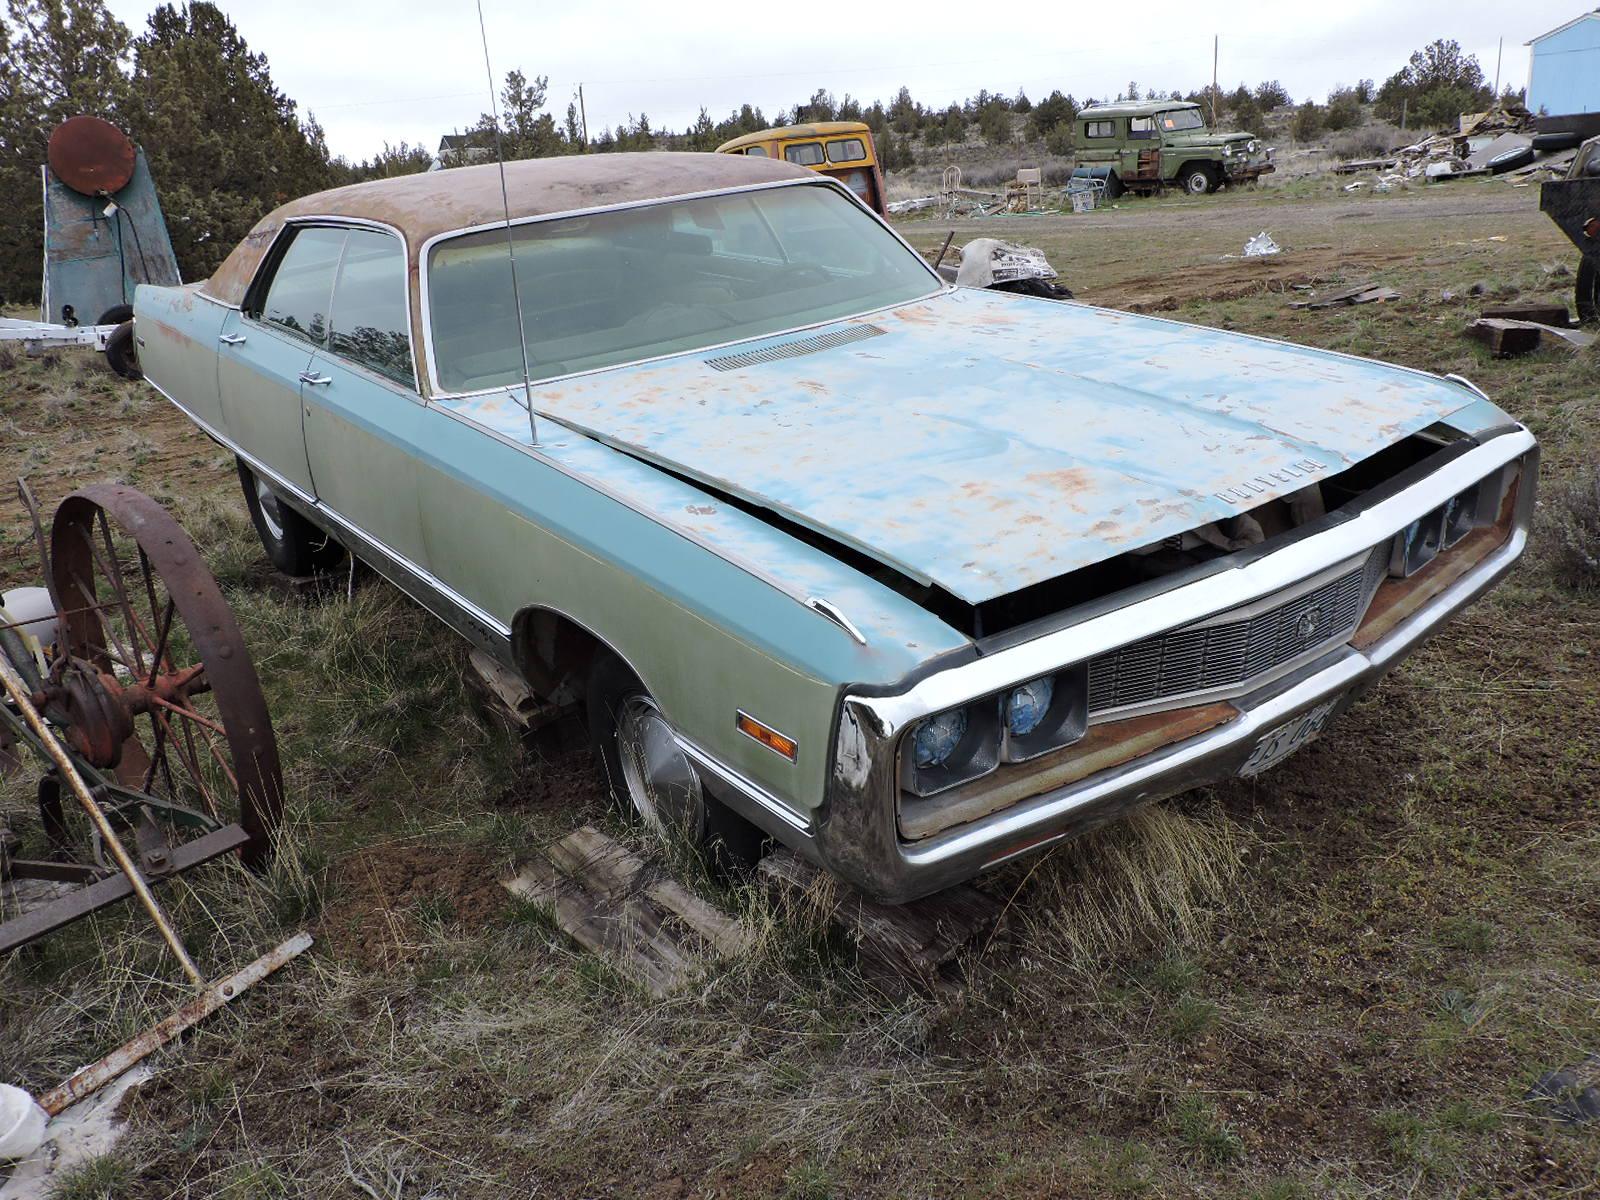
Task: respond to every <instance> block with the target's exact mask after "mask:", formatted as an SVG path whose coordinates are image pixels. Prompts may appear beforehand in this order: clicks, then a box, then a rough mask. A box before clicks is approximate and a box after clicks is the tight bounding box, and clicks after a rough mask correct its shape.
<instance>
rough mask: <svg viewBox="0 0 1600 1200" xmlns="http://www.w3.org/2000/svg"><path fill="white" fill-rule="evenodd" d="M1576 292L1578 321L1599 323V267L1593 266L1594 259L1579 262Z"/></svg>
mask: <svg viewBox="0 0 1600 1200" xmlns="http://www.w3.org/2000/svg"><path fill="white" fill-rule="evenodd" d="M1576 291H1577V301H1578V320H1579V321H1581V322H1583V323H1585V324H1588V323H1590V322H1594V321H1600V267H1597V266H1596V265H1595V262H1594V259H1592V258H1584V259H1580V260H1579V262H1578V286H1577V289H1576Z"/></svg>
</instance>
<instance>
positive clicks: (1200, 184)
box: [1189, 175, 1206, 196]
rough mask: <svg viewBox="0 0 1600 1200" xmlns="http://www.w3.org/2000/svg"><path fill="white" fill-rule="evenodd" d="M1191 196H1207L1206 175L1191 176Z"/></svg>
mask: <svg viewBox="0 0 1600 1200" xmlns="http://www.w3.org/2000/svg"><path fill="white" fill-rule="evenodd" d="M1189 194H1190V195H1191V196H1203V195H1205V194H1206V177H1205V176H1204V175H1191V176H1189Z"/></svg>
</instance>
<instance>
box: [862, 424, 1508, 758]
mask: <svg viewBox="0 0 1600 1200" xmlns="http://www.w3.org/2000/svg"><path fill="white" fill-rule="evenodd" d="M1536 446H1537V443H1536V442H1535V440H1534V438H1533V435H1532V434H1530V433H1529V432H1528V431H1527V429H1526V428H1525V427H1521V426H1519V427H1517V429H1515V430H1513V431H1509V432H1507V433H1504V434H1501V435H1500V436H1498V437H1496V438H1493V439H1491V440H1490V441H1488V442H1486V443H1484V444H1483V445H1481V446H1478V447H1476V448H1475V449H1473V450H1471V451H1468V452H1467V453H1466V454H1463V455H1461V456H1460V457H1459V458H1456V459H1453V460H1451V461H1450V462H1448V463H1446V464H1445V465H1444V466H1442V467H1440V468H1439V470H1437V471H1435V472H1434V473H1433V474H1432V475H1430V476H1428V477H1427V478H1426V479H1424V480H1421V481H1419V482H1418V483H1416V484H1414V485H1413V486H1411V487H1409V488H1407V489H1405V490H1404V491H1402V492H1399V493H1396V494H1395V495H1393V496H1390V497H1388V498H1386V499H1384V500H1381V501H1379V502H1378V503H1377V504H1374V505H1373V506H1372V507H1371V508H1368V509H1366V510H1365V511H1363V512H1361V513H1359V514H1357V515H1356V516H1354V517H1352V518H1351V519H1350V520H1348V521H1345V522H1343V523H1342V524H1339V525H1336V526H1334V527H1333V528H1331V529H1329V530H1327V531H1325V532H1323V533H1320V534H1317V535H1316V536H1314V537H1309V538H1305V539H1303V540H1301V541H1298V542H1294V543H1291V544H1290V545H1287V546H1284V547H1282V548H1281V549H1279V550H1277V551H1275V552H1274V553H1272V554H1268V555H1265V556H1264V557H1262V558H1259V559H1256V560H1255V561H1253V562H1250V563H1247V564H1246V565H1244V566H1241V567H1237V568H1234V569H1232V570H1228V571H1224V572H1221V573H1218V574H1215V575H1208V576H1206V577H1204V578H1202V579H1198V580H1195V581H1194V582H1193V583H1189V584H1185V585H1183V586H1182V587H1178V588H1175V589H1173V590H1172V591H1169V592H1162V593H1158V594H1157V595H1155V596H1152V597H1150V598H1148V599H1145V600H1142V601H1139V602H1137V603H1134V604H1130V605H1127V606H1124V607H1121V608H1115V609H1112V610H1110V611H1109V612H1106V613H1103V614H1101V615H1100V616H1097V617H1092V618H1090V619H1088V620H1086V621H1083V622H1081V623H1079V624H1077V625H1072V626H1068V627H1067V628H1065V629H1058V630H1055V631H1053V632H1050V633H1047V634H1044V635H1042V636H1040V637H1038V638H1035V639H1034V640H1032V641H1029V642H1021V643H1018V644H1017V645H1015V646H1009V647H1007V648H1005V649H1003V650H998V651H996V652H995V653H993V654H991V655H987V656H985V657H982V658H978V659H975V660H973V661H970V662H966V663H961V664H959V665H957V666H953V667H950V668H948V669H946V670H944V671H939V672H936V673H934V674H932V675H929V676H927V677H926V678H924V679H922V680H920V681H918V682H917V683H916V684H915V685H913V686H912V687H911V688H909V689H908V690H906V691H905V692H902V693H899V694H898V695H890V696H857V695H847V697H846V700H847V702H848V703H850V704H852V705H858V706H860V707H861V708H863V709H866V710H868V711H870V712H871V713H873V715H874V717H875V719H876V720H877V722H878V723H879V725H880V727H881V729H883V730H884V731H885V736H888V731H893V730H897V729H901V728H903V727H905V726H907V725H909V724H910V723H911V722H913V721H916V720H918V719H920V718H922V717H925V716H928V715H929V714H931V713H937V712H943V711H944V710H945V709H948V708H954V707H956V706H958V705H961V704H967V703H970V702H972V701H973V700H977V699H981V698H982V697H985V696H988V695H992V694H995V693H998V692H1002V691H1004V690H1006V689H1007V688H1009V687H1014V686H1016V685H1017V684H1019V683H1022V682H1025V681H1026V680H1029V679H1033V678H1036V677H1037V676H1039V675H1042V674H1045V673H1047V672H1049V671H1052V670H1059V669H1060V668H1062V667H1066V666H1070V665H1073V664H1075V663H1078V662H1083V661H1086V660H1087V659H1090V658H1093V657H1094V656H1095V655H1097V654H1102V653H1105V652H1106V651H1108V650H1113V649H1116V648H1117V647H1120V646H1125V645H1128V644H1130V643H1132V642H1137V641H1141V640H1143V639H1144V638H1147V637H1152V636H1154V635H1155V634H1158V633H1162V632H1165V631H1169V630H1174V629H1178V628H1181V627H1183V626H1186V625H1189V624H1192V623H1194V622H1196V621H1200V620H1205V619H1207V618H1209V617H1211V616H1213V615H1214V614H1216V613H1219V612H1223V611H1228V610H1232V609H1235V608H1238V607H1240V606H1241V605H1245V604H1250V603H1253V602H1255V601H1256V600H1259V599H1260V598H1262V597H1264V596H1267V595H1271V594H1274V593H1276V592H1278V591H1280V590H1281V589H1283V588H1285V587H1289V586H1292V585H1294V584H1296V583H1298V582H1300V581H1301V580H1303V579H1305V578H1306V577H1308V576H1310V575H1313V574H1317V573H1319V572H1321V571H1323V570H1325V569H1326V568H1327V566H1328V564H1329V563H1330V562H1344V561H1346V560H1348V559H1350V558H1353V557H1355V556H1356V555H1358V554H1361V553H1364V552H1366V551H1370V550H1371V549H1372V548H1373V547H1374V546H1376V545H1378V544H1379V543H1380V542H1382V541H1384V540H1385V539H1386V538H1390V537H1393V536H1394V534H1395V533H1396V532H1398V531H1399V530H1401V529H1404V528H1405V527H1406V525H1408V524H1410V522H1412V521H1414V520H1416V519H1417V518H1418V517H1420V516H1423V515H1424V514H1426V513H1428V512H1431V511H1432V510H1433V509H1435V508H1437V507H1438V506H1439V505H1440V504H1442V503H1443V502H1444V501H1445V500H1447V499H1448V498H1449V497H1451V496H1453V495H1455V494H1456V493H1458V492H1461V491H1464V490H1465V489H1466V488H1468V487H1470V486H1472V485H1473V484H1474V483H1476V482H1478V481H1479V480H1480V479H1483V478H1484V477H1486V476H1488V475H1490V474H1492V473H1493V472H1494V471H1496V470H1498V469H1499V468H1501V467H1503V466H1505V465H1506V464H1507V463H1510V462H1513V461H1515V460H1517V459H1519V458H1521V457H1522V456H1523V455H1525V454H1527V453H1528V452H1529V451H1531V450H1534V449H1535V448H1536ZM1153 618H1155V619H1154V620H1153ZM1152 624H1154V625H1155V628H1152ZM1258 686H1259V684H1258Z"/></svg>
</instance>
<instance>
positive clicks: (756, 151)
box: [745, 146, 767, 158]
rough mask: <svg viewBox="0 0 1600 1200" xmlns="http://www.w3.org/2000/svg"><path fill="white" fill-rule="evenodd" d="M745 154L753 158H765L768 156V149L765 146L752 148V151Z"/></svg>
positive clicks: (749, 150)
mask: <svg viewBox="0 0 1600 1200" xmlns="http://www.w3.org/2000/svg"><path fill="white" fill-rule="evenodd" d="M745 153H746V154H748V155H749V156H750V157H751V158H765V157H766V156H767V149H766V147H765V146H751V147H750V149H748V150H746V151H745Z"/></svg>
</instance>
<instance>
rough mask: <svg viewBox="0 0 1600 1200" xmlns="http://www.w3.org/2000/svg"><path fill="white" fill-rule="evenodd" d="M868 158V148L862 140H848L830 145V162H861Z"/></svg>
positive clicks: (830, 143)
mask: <svg viewBox="0 0 1600 1200" xmlns="http://www.w3.org/2000/svg"><path fill="white" fill-rule="evenodd" d="M866 156H867V148H866V146H865V145H863V144H862V141H861V139H860V138H847V139H845V140H844V141H842V142H829V143H828V161H829V162H836V163H844V162H860V161H861V160H862V159H863V158H865V157H866Z"/></svg>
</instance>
